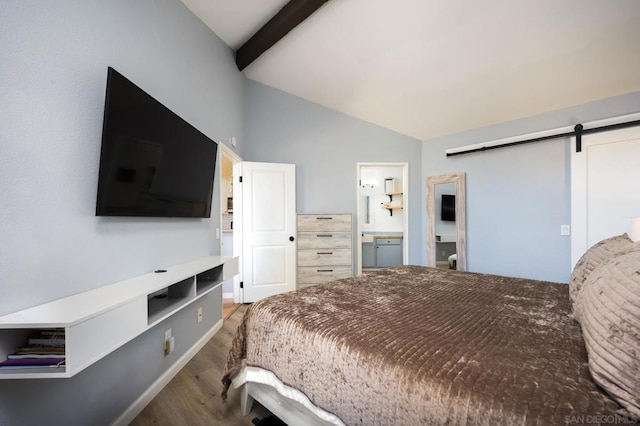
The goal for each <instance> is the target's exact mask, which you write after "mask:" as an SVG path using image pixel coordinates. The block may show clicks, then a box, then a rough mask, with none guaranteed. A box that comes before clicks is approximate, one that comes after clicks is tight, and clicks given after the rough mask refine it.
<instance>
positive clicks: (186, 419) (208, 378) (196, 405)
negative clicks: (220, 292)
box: [131, 305, 269, 426]
mask: <svg viewBox="0 0 640 426" xmlns="http://www.w3.org/2000/svg"><path fill="white" fill-rule="evenodd" d="M248 306H249V305H240V306H239V307H237V309H235V311H233V312H231V309H234V308H235V307H231V308H229V310H228V311H227V312H231V314H230V316H229V317H228V318H227V319H225V321H224V323H223V326H222V329H221V330H220V331H218V333H216V335H215V336H213V337H212V338H211V340H209V342H207V344H206V345H205V346H204V347H203V348H202V349H201V350H200V352H198V353H197V354H196V355H195V356H194V357H193V358H192V359H191V361H189V363H187V365H186V366H185V367H184V368H183V369H182V370H181V371H180V372H179V373H178V374H177V375H176V376H175V377H174V378H173V380H171V382H169V384H168V385H167V386H166V387H165V388H164V389H163V390H162V391H161V392H160V393H159V394H158V395H157V396H156V397H155V399H154V400H153V401H151V402H150V403H149V405H147V406H146V407H145V408H144V410H142V412H141V413H140V414H139V415H138V416H137V417H136V418H135V419H134V421H133V422H132V423H131V425H133V426H146V425H234V426H235V425H238V426H242V425H247V426H249V425H252V423H251V419H253V418H255V417H258V418H263V417H266V416H268V415H269V412H268V411H267V410H266V409H265V408H263V407H262V406H261V405H260V404H258V403H257V402H256V403H254V407H253V409H252V411H251V413H249V415H248V416H246V417H244V416H242V415H241V414H240V392H239V391H238V390H234V389H231V390H230V391H229V398H228V399H227V401H226V402H225V403H224V404H223V403H222V399H221V398H220V392H222V382H221V381H220V379H221V378H222V370H223V368H224V365H225V363H226V361H227V354H228V353H229V348H230V347H231V341H232V340H233V337H234V336H235V333H236V329H237V328H238V325H240V320H241V319H242V317H243V316H244V313H245V312H246V310H247V308H248ZM223 315H224V314H223Z"/></svg>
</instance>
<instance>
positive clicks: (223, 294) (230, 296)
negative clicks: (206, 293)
mask: <svg viewBox="0 0 640 426" xmlns="http://www.w3.org/2000/svg"><path fill="white" fill-rule="evenodd" d="M222 298H223V299H233V293H222Z"/></svg>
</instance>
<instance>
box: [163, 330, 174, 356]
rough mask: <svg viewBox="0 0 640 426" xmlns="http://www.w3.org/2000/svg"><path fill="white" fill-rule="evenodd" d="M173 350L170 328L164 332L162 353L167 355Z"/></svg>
mask: <svg viewBox="0 0 640 426" xmlns="http://www.w3.org/2000/svg"><path fill="white" fill-rule="evenodd" d="M172 351H173V337H172V336H171V329H168V330H167V331H165V332H164V354H165V355H169V354H170V353H171V352H172Z"/></svg>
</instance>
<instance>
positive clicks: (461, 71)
mask: <svg viewBox="0 0 640 426" xmlns="http://www.w3.org/2000/svg"><path fill="white" fill-rule="evenodd" d="M182 2H183V3H184V4H185V5H186V6H187V7H188V8H189V9H191V10H192V11H193V13H194V14H195V15H196V16H198V17H199V18H200V19H201V20H202V21H203V22H204V23H205V24H206V25H208V26H209V27H210V28H211V29H212V31H214V32H215V33H216V34H217V35H218V36H219V37H220V38H221V39H222V40H224V42H225V43H227V44H228V45H229V46H230V47H231V48H232V49H234V50H235V49H238V48H240V47H241V46H242V45H243V44H244V43H245V42H246V41H247V40H249V38H251V36H252V35H254V34H255V33H256V32H257V31H258V30H259V29H260V28H261V27H262V26H263V25H264V24H265V23H267V22H268V21H269V20H270V19H271V18H272V17H273V16H274V15H275V14H276V13H277V12H278V11H279V10H280V9H281V8H282V7H283V6H285V5H286V4H287V3H288V2H287V1H282V0H233V1H228V0H182ZM639 22H640V1H638V0H606V1H604V0H518V1H513V0H492V1H490V2H481V1H477V0H456V1H447V0H396V1H389V0H330V1H328V2H327V3H326V4H325V5H324V6H322V7H321V8H320V9H318V10H317V11H316V12H315V13H313V14H312V15H311V16H310V17H309V18H307V19H306V20H305V21H304V22H302V23H301V24H300V25H298V26H297V27H296V28H295V29H294V30H292V31H291V32H290V33H289V34H287V35H286V36H285V37H284V38H283V39H282V40H280V41H279V42H278V43H276V44H275V45H274V46H273V47H271V48H270V49H269V50H267V51H266V52H265V53H263V54H262V55H261V56H259V57H258V58H257V59H256V60H255V61H254V62H252V63H251V64H250V65H249V66H247V67H246V68H245V69H244V70H243V72H244V73H245V75H246V76H247V77H248V78H249V79H252V80H255V81H258V82H260V83H263V84H266V85H268V86H272V87H274V88H277V89H280V90H282V91H284V92H287V93H290V94H292V95H295V96H299V97H301V98H304V99H307V100H309V101H311V102H315V103H318V104H321V105H324V106H326V107H329V108H331V109H334V110H337V111H340V112H343V113H345V114H348V115H351V116H354V117H357V118H360V119H363V120H366V121H369V122H372V123H375V124H378V125H380V126H383V127H386V128H389V129H392V130H395V131H397V132H399V133H403V134H405V135H409V136H412V137H415V138H417V139H420V140H427V139H430V138H433V137H437V136H441V135H446V134H451V133H456V132H460V131H464V130H468V129H473V128H477V127H483V126H487V125H491V124H495V123H500V122H505V121H509V120H514V119H518V118H522V117H527V116H531V115H535V114H540V113H543V112H547V111H552V110H556V109H560V108H565V107H569V106H573V105H579V104H583V103H586V102H590V101H595V100H599V99H604V98H607V97H611V96H616V95H621V94H626V93H630V92H635V91H639V90H640V47H639V46H640V24H639ZM638 110H639V111H640V105H639V106H638Z"/></svg>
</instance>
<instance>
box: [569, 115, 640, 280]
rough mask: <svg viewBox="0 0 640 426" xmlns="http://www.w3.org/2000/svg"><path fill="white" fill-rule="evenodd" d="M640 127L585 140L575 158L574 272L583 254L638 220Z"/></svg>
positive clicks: (573, 156)
mask: <svg viewBox="0 0 640 426" xmlns="http://www.w3.org/2000/svg"><path fill="white" fill-rule="evenodd" d="M639 158H640V127H630V128H626V129H620V130H612V131H608V132H602V133H594V134H591V135H585V136H583V137H582V152H575V150H572V154H571V226H572V228H573V231H572V237H571V269H572V270H573V267H574V266H575V264H576V263H577V262H578V260H579V259H580V257H581V256H582V255H583V254H584V253H585V251H586V250H587V249H588V248H589V247H591V246H592V245H594V244H595V243H597V242H598V241H601V240H603V239H605V238H608V237H612V236H615V235H620V234H622V233H624V232H627V231H628V229H629V219H630V218H631V217H633V216H640V191H638V188H639V187H640V167H638V159H639Z"/></svg>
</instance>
